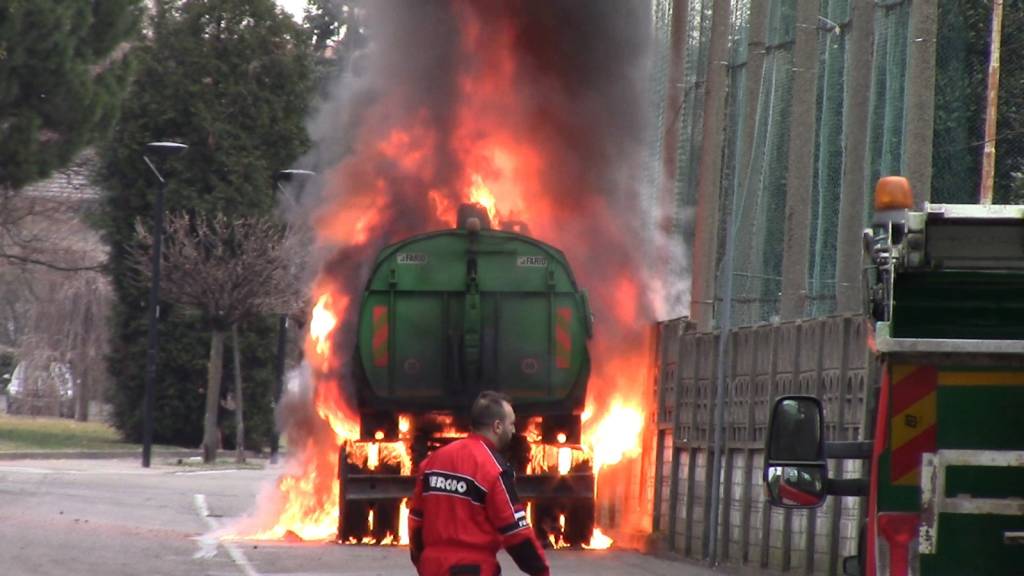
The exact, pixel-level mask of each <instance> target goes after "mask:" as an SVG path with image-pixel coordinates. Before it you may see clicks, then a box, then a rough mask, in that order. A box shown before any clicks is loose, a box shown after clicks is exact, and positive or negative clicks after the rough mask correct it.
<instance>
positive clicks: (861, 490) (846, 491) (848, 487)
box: [825, 478, 868, 496]
mask: <svg viewBox="0 0 1024 576" xmlns="http://www.w3.org/2000/svg"><path fill="white" fill-rule="evenodd" d="M825 494H829V495H831V496H867V495H868V479H867V478H844V479H838V478H829V479H827V480H826V481H825Z"/></svg>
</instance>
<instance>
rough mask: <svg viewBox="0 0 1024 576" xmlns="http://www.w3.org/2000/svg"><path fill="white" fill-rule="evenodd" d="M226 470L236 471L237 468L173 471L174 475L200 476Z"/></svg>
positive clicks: (225, 471) (220, 472)
mask: <svg viewBox="0 0 1024 576" xmlns="http://www.w3.org/2000/svg"><path fill="white" fill-rule="evenodd" d="M228 472H238V469H237V468H227V469H225V470H193V471H188V472H175V473H174V475H175V476H200V475H203V474H226V473H228Z"/></svg>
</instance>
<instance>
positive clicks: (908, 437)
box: [764, 177, 1024, 576]
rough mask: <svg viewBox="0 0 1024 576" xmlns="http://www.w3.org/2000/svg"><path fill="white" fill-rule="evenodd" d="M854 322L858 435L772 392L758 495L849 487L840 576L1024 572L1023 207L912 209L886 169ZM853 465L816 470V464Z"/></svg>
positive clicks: (805, 504)
mask: <svg viewBox="0 0 1024 576" xmlns="http://www.w3.org/2000/svg"><path fill="white" fill-rule="evenodd" d="M864 240H865V242H864V245H865V249H866V253H867V257H868V259H869V260H870V265H869V266H868V268H867V283H866V289H867V298H866V308H867V310H866V312H867V314H866V321H868V322H869V323H870V325H871V326H872V328H873V329H872V330H869V334H870V336H869V338H870V340H869V345H870V348H871V349H872V351H873V352H874V354H875V356H876V359H877V362H878V367H879V370H878V371H877V373H878V374H879V377H878V379H877V382H874V383H873V386H872V387H871V389H872V391H873V392H872V394H871V399H872V402H871V403H870V416H871V417H870V418H869V421H870V422H873V426H871V427H870V429H869V430H867V431H866V433H865V435H866V436H867V439H866V440H865V441H863V442H829V441H825V438H824V421H825V415H824V413H823V410H822V404H821V402H820V401H819V400H818V399H817V398H814V397H811V396H783V397H780V398H778V399H777V400H776V401H775V403H774V405H773V407H772V412H771V415H770V422H769V434H768V439H767V442H766V457H765V466H764V480H765V486H766V488H767V492H768V494H769V498H770V500H771V502H772V504H773V505H775V506H782V507H789V508H811V507H816V506H820V505H822V503H823V502H824V500H825V498H826V497H827V496H829V495H833V496H845V497H858V498H862V499H863V500H862V506H861V509H862V511H863V512H864V525H863V528H862V530H861V536H860V542H859V547H858V548H859V550H858V554H857V556H852V557H849V558H846V559H845V560H844V563H843V570H844V573H845V574H850V575H868V576H875V575H877V576H907V575H916V576H946V575H949V576H954V575H955V576H964V575H997V574H1024V298H1022V294H1024V206H995V205H951V204H926V205H925V207H924V209H923V210H914V209H913V200H912V194H911V190H910V186H909V184H908V183H907V181H906V180H905V179H903V178H900V177H887V178H883V179H881V180H880V181H879V182H878V185H877V187H876V190H875V212H874V217H873V222H872V226H871V228H870V229H868V230H866V231H865V235H864ZM846 458H856V459H862V460H863V461H864V462H865V464H866V465H865V466H864V467H863V469H864V470H865V471H866V472H865V474H864V477H863V478H858V479H832V478H829V477H828V468H827V465H826V462H827V460H828V459H846Z"/></svg>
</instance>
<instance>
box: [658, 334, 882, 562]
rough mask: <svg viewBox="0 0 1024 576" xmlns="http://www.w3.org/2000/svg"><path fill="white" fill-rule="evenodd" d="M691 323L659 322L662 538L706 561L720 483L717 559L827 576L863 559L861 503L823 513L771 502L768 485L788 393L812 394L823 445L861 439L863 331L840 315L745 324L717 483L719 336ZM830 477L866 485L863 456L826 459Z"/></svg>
mask: <svg viewBox="0 0 1024 576" xmlns="http://www.w3.org/2000/svg"><path fill="white" fill-rule="evenodd" d="M693 329H694V326H693V325H692V324H691V323H689V322H687V321H686V320H676V321H671V322H666V323H663V324H661V330H660V343H659V351H660V352H659V353H660V356H659V360H658V366H659V378H658V388H659V394H658V410H657V416H658V435H657V458H656V463H655V466H654V468H655V471H656V478H655V494H654V518H653V527H654V539H655V542H656V543H657V545H658V547H659V548H661V549H663V550H665V551H670V552H674V553H678V554H681V555H684V556H686V557H690V558H694V559H707V558H708V554H709V550H708V540H709V532H708V531H709V528H710V513H711V511H710V510H709V509H708V506H709V503H710V501H711V498H710V497H711V489H712V486H714V485H717V486H718V490H719V491H720V498H719V501H720V508H719V510H718V513H719V523H718V530H719V533H718V534H719V539H718V549H717V559H718V560H719V561H721V562H725V563H728V564H734V565H744V566H752V567H758V568H769V569H773V570H777V571H782V572H788V571H796V572H801V573H813V574H830V573H836V572H834V570H836V569H837V568H838V567H839V566H840V565H841V562H842V558H843V557H844V556H850V555H854V554H856V550H857V534H858V530H859V527H860V517H861V505H862V503H861V501H860V500H859V499H855V498H837V497H830V498H829V500H828V501H827V502H826V504H825V505H824V506H823V507H821V508H820V509H817V510H784V509H780V508H774V507H771V506H770V505H769V504H768V503H767V501H766V499H765V495H764V488H763V482H762V479H761V474H762V468H761V467H762V462H763V458H764V442H765V436H766V433H767V426H768V412H769V410H770V406H771V404H772V402H773V401H774V398H775V397H777V396H779V395H781V394H786V393H805V394H814V395H816V396H818V397H819V398H821V399H822V402H823V404H824V405H825V409H826V439H828V440H857V439H863V438H864V433H865V430H866V428H865V422H866V409H867V402H866V399H867V398H868V396H869V390H868V389H869V386H870V385H871V383H872V382H873V378H872V375H873V373H874V372H873V370H874V364H873V360H872V358H871V356H870V355H869V352H868V350H867V347H866V338H865V334H864V325H863V323H862V322H860V321H859V319H858V318H856V317H854V316H834V317H827V318H822V319H818V320H809V321H796V322H787V323H781V324H768V325H761V326H754V327H748V328H742V329H739V330H737V331H735V332H734V333H733V334H732V336H731V339H732V342H731V345H730V350H731V354H730V362H729V364H730V368H729V373H728V374H727V378H726V386H727V393H726V406H725V408H724V415H725V418H724V419H725V422H724V426H725V430H724V432H725V433H724V437H725V447H724V453H723V454H724V456H723V465H722V474H721V477H720V478H719V481H718V482H714V479H713V478H712V464H713V458H712V454H713V441H712V440H713V434H712V430H713V426H712V424H711V422H712V420H711V418H712V415H713V414H714V403H713V401H712V399H713V398H714V392H715V386H714V383H715V376H716V375H715V374H714V370H713V368H714V366H715V365H716V363H715V354H716V350H717V346H716V341H717V337H718V335H717V333H707V332H705V333H701V332H696V331H694V330H693ZM829 466H830V472H829V473H830V477H832V478H857V477H860V476H861V474H862V472H863V471H864V470H865V468H864V466H863V463H862V462H860V461H849V460H848V461H838V460H833V461H830V463H829Z"/></svg>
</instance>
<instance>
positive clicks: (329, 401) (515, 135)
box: [238, 10, 648, 549]
mask: <svg viewBox="0 0 1024 576" xmlns="http://www.w3.org/2000/svg"><path fill="white" fill-rule="evenodd" d="M457 13H458V18H459V19H460V22H459V25H460V27H461V30H462V34H461V35H460V39H459V42H460V47H461V49H462V51H464V52H466V53H467V54H474V55H475V56H477V62H476V65H474V66H472V67H468V68H466V69H465V70H460V72H459V73H458V77H457V78H456V79H455V80H456V83H455V86H456V88H455V89H456V91H457V92H458V94H457V100H458V101H459V104H458V107H457V109H455V110H454V111H453V114H452V115H451V116H445V118H446V122H447V121H450V122H451V124H452V126H453V129H452V133H451V134H449V135H446V138H441V133H440V132H439V130H440V128H438V127H435V126H433V125H432V124H431V117H432V116H431V114H429V113H427V112H428V111H425V110H423V111H418V112H416V113H413V114H411V115H409V116H408V117H402V118H401V119H400V120H397V121H396V120H395V118H396V117H401V115H400V114H397V113H396V115H393V114H392V110H391V109H390V108H389V104H390V103H391V100H389V99H388V95H387V94H384V95H383V96H382V97H381V103H380V105H379V106H378V107H373V106H371V108H370V111H369V113H368V117H369V118H371V119H376V120H379V121H378V122H376V123H375V122H368V125H370V127H369V128H367V129H366V135H365V136H360V138H359V142H357V148H358V150H356V151H355V152H354V154H353V155H352V156H351V158H353V159H354V161H351V162H349V161H345V162H342V163H341V164H340V165H339V166H337V167H336V168H335V169H334V170H332V173H330V174H327V175H325V180H326V181H328V182H329V183H330V187H331V188H332V189H333V190H334V191H335V192H336V191H337V190H343V191H344V193H343V194H336V193H335V194H327V195H326V196H325V197H327V198H329V199H330V200H329V204H328V205H326V206H324V207H323V209H321V210H320V212H318V213H317V214H316V217H315V222H314V224H315V227H316V230H317V235H318V239H319V240H320V241H329V242H331V243H333V244H335V245H338V246H340V247H342V248H343V249H348V248H351V249H353V250H352V252H351V253H346V254H344V256H345V258H348V259H349V260H353V261H354V260H359V261H360V262H369V261H372V259H373V258H374V257H375V256H376V254H375V253H374V252H373V250H375V249H376V247H377V246H380V245H382V243H383V242H393V241H396V240H399V239H400V238H403V237H405V236H409V235H412V234H416V233H420V232H426V231H429V230H433V229H436V228H437V227H439V224H440V225H447V226H454V224H455V213H456V209H457V203H458V202H460V201H470V202H476V203H479V204H480V205H482V206H483V207H484V208H485V209H486V210H487V212H488V215H489V216H490V218H491V221H492V226H494V227H498V221H499V219H500V220H501V221H502V222H504V223H508V222H509V221H510V220H513V219H518V220H521V221H524V222H526V223H528V224H529V227H530V231H531V235H532V236H534V237H536V238H537V239H539V240H542V241H546V242H550V243H551V244H553V245H555V246H556V247H559V248H561V249H564V250H566V253H567V255H568V257H569V258H570V260H571V261H572V262H573V265H574V267H575V268H576V272H577V273H578V274H579V276H580V283H581V285H584V286H588V285H589V286H592V287H593V288H592V289H593V290H594V293H593V294H592V301H593V302H595V303H596V304H597V306H595V309H603V310H607V316H606V317H605V318H607V322H608V324H605V325H604V326H603V327H602V328H601V329H598V330H597V332H598V333H600V334H605V335H606V336H604V337H605V338H617V339H618V340H617V341H616V342H615V343H609V342H610V341H608V340H605V341H604V344H603V345H602V343H601V342H598V341H597V340H595V341H594V346H593V347H592V357H593V358H594V366H593V370H594V372H593V375H592V377H591V381H590V384H589V395H588V399H587V402H586V406H585V410H584V412H583V414H582V415H581V421H582V422H583V434H582V439H581V442H580V445H578V446H577V445H573V446H564V445H562V444H564V440H560V441H559V445H544V444H543V443H542V442H541V435H540V430H539V427H534V428H532V429H528V430H527V431H526V435H527V438H528V440H529V441H530V462H529V464H528V468H527V472H528V473H533V474H538V473H546V472H548V471H554V470H557V471H558V472H559V473H562V474H567V473H572V471H573V470H574V468H575V467H576V466H577V465H580V464H585V463H587V462H589V463H590V465H591V467H592V470H593V472H594V474H595V476H597V475H598V473H599V472H600V471H601V470H602V469H605V468H607V467H609V466H614V465H616V464H618V463H621V462H623V461H625V460H629V459H630V458H634V457H636V456H637V455H638V454H639V453H640V451H641V446H642V440H643V438H642V431H643V428H644V422H645V413H646V411H647V410H646V401H647V399H646V396H645V394H646V393H647V390H648V387H647V386H646V385H645V383H644V382H641V381H638V377H637V375H638V374H642V373H643V370H644V367H645V366H646V363H647V361H646V359H645V358H643V357H642V352H641V353H639V355H638V353H637V351H638V350H642V348H643V347H642V346H639V345H637V346H623V345H622V342H625V341H631V340H629V338H631V337H632V336H633V335H634V334H635V330H636V328H637V327H638V326H642V324H643V323H644V322H645V321H646V318H645V317H644V314H645V308H644V305H643V290H642V286H641V284H639V282H638V281H637V280H636V278H638V277H639V276H636V275H634V274H632V272H634V270H633V269H632V268H628V267H623V266H619V267H613V266H612V265H611V264H608V265H606V264H605V258H604V256H605V254H603V253H602V252H601V251H600V250H597V251H596V253H595V248H594V247H597V248H598V249H601V248H604V247H605V246H606V244H602V243H599V242H598V243H591V242H589V236H588V235H586V234H582V233H581V230H583V231H587V230H588V229H587V228H586V227H582V228H581V223H582V221H583V220H584V219H590V220H596V221H597V222H598V224H599V225H600V227H601V229H602V230H603V232H602V233H606V234H607V235H608V236H617V235H621V234H622V233H621V232H620V231H619V230H621V229H624V228H623V227H621V226H617V224H618V223H619V222H618V221H619V219H620V218H621V215H620V214H616V213H615V211H614V210H613V209H612V208H611V207H607V206H601V202H602V200H600V199H599V198H594V199H588V200H587V208H586V210H585V211H584V210H583V208H582V207H581V205H580V204H579V203H578V200H579V197H577V196H573V195H572V193H573V192H574V191H571V190H567V189H558V187H556V186H552V185H551V182H552V181H551V180H549V178H550V174H552V173H558V172H561V171H560V168H561V167H560V166H557V165H552V163H551V160H550V159H551V157H552V156H551V155H550V154H549V152H550V150H549V147H550V146H551V144H550V143H549V141H556V142H557V138H554V137H552V136H551V135H550V134H547V133H544V132H543V130H545V129H548V128H550V127H544V126H540V127H538V126H536V125H530V124H529V122H527V121H523V120H524V119H526V118H531V117H536V114H534V112H535V110H533V108H531V106H535V103H531V102H529V100H531V98H523V96H524V94H523V92H522V89H521V87H518V88H517V82H519V81H520V80H519V79H520V78H521V76H522V75H523V74H522V73H523V71H522V70H521V69H519V66H518V61H517V54H516V50H517V48H516V42H517V41H519V40H518V38H517V28H516V26H514V25H512V24H509V23H503V24H499V25H497V26H495V25H493V24H491V25H488V26H485V25H484V24H485V23H482V22H481V20H482V18H483V17H482V16H480V14H476V13H474V11H473V10H460V11H458V12H457ZM530 96H533V93H531V94H530ZM394 108H400V107H394ZM375 112H376V115H375ZM388 122H390V123H388ZM447 136H450V146H449V149H447V153H448V154H450V155H451V156H453V157H454V158H452V159H444V160H442V159H439V158H435V156H436V151H437V150H438V149H439V147H440V146H441V143H442V142H444V143H448V142H449V141H448V139H447ZM446 145H447V144H446ZM449 161H451V162H450V163H449ZM442 165H443V166H446V167H447V166H449V165H455V166H459V167H460V168H459V170H460V172H459V173H457V174H454V175H452V176H451V177H450V178H449V177H445V178H435V176H436V173H438V172H440V171H441V170H442V169H440V168H438V166H442ZM381 166H385V167H386V169H385V170H382V169H381V168H380V167H381ZM445 170H447V168H445ZM385 172H386V173H388V174H394V175H395V176H396V178H397V179H398V180H401V181H402V182H405V181H409V182H414V183H415V185H413V186H409V188H411V189H415V198H414V197H413V195H406V196H401V195H399V194H398V193H396V192H395V190H394V189H396V188H400V187H401V186H402V185H398V184H395V183H394V182H391V181H388V180H386V179H385V177H384V174H385ZM573 176H574V177H576V176H578V175H577V174H575V173H574V174H573ZM420 184H422V185H420ZM585 184H586V183H585V182H584V184H582V185H585ZM399 199H405V200H410V201H409V202H406V203H404V204H403V205H401V206H399V202H398V201H399ZM412 200H415V201H412ZM399 208H401V209H402V210H407V211H408V210H412V209H413V208H415V209H416V210H418V211H419V212H414V213H411V214H406V215H405V216H413V218H409V217H403V218H401V220H402V222H403V223H402V224H401V226H407V227H406V228H402V227H401V226H397V225H395V226H394V227H391V228H389V226H391V225H394V224H395V222H396V221H397V220H399V218H396V217H395V214H394V213H395V212H397V211H398V210H399ZM409 222H416V223H415V224H409ZM416 226H420V228H416ZM595 229H596V228H595ZM385 232H387V233H388V234H390V235H389V236H387V237H384V236H383V234H384V233H385ZM590 236H593V235H590ZM583 237H587V240H581V238H583ZM595 256H597V257H598V258H594V257H595ZM594 261H600V262H601V266H600V272H594V269H593V268H590V270H589V273H590V274H591V276H593V277H592V278H590V282H589V283H588V278H587V274H588V269H587V266H589V264H588V262H594ZM329 268H330V267H325V269H324V271H323V273H322V275H321V277H320V278H319V279H318V281H317V284H316V285H315V286H314V290H313V295H314V296H315V301H316V305H315V306H314V307H313V310H312V313H311V318H310V322H309V324H308V325H309V338H308V340H307V343H306V357H307V358H308V359H310V363H311V365H312V366H313V367H314V369H315V370H317V372H316V373H315V374H314V376H315V378H316V387H315V389H314V397H313V404H314V409H315V414H316V416H317V417H318V418H317V421H316V422H314V423H313V427H314V428H317V433H316V434H313V435H312V436H311V437H310V438H309V439H308V440H306V441H305V443H304V444H303V445H300V446H295V447H293V448H294V452H296V453H297V454H298V455H297V456H295V457H294V458H295V460H294V461H293V462H292V463H291V467H290V469H289V471H288V473H287V474H285V475H283V476H282V477H281V478H280V479H279V480H278V482H277V485H276V488H275V491H274V501H275V506H274V507H272V509H271V510H269V511H267V513H266V517H262V519H261V521H260V522H259V523H258V524H259V525H258V526H257V528H256V529H253V530H248V531H243V530H239V531H238V532H239V533H243V532H244V533H246V534H249V535H250V536H247V537H255V538H271V539H280V538H285V537H287V535H289V534H291V535H294V536H295V537H297V538H301V539H304V540H326V539H331V538H334V537H336V531H337V520H338V508H339V507H338V489H339V483H338V480H337V470H338V452H339V447H340V446H342V445H344V446H345V447H346V450H347V453H348V458H349V460H350V461H352V462H355V463H357V464H359V465H363V466H366V467H368V468H371V469H375V468H383V467H385V466H395V467H398V468H400V469H401V473H403V474H411V473H412V460H411V455H410V453H409V452H410V451H409V449H408V446H407V444H406V441H408V440H409V432H410V429H411V427H412V426H411V421H410V419H409V417H408V415H403V417H402V418H400V419H399V423H398V426H399V439H400V441H399V442H383V441H381V440H383V439H378V442H373V443H366V442H358V441H357V440H358V439H359V437H360V420H359V415H358V412H357V411H356V410H355V407H354V406H351V405H350V404H348V403H347V402H346V399H345V397H344V395H343V394H342V392H341V390H343V389H344V387H343V384H344V383H343V382H342V381H341V378H342V377H341V376H340V374H342V373H343V372H342V367H343V365H344V364H345V360H346V358H345V356H344V355H345V354H348V353H350V352H351V351H350V350H339V349H338V346H335V345H334V340H335V338H337V333H340V330H341V328H340V327H341V326H344V327H345V330H352V329H353V328H354V326H355V322H354V319H353V317H352V316H351V315H348V316H347V312H348V305H349V304H350V302H351V298H356V299H357V300H356V301H358V297H359V296H358V295H359V292H358V290H360V289H361V287H359V288H352V286H350V285H352V284H356V283H357V282H356V280H354V279H353V278H349V277H345V276H344V274H351V273H352V271H353V270H356V269H357V268H355V267H349V268H344V267H343V268H341V270H343V272H338V270H337V269H333V268H330V269H329ZM597 274H600V276H595V275H597ZM598 279H600V281H596V280H598ZM606 279H607V281H606ZM325 284H330V285H328V286H325ZM345 286H347V287H345ZM630 330H633V331H632V332H631V331H630ZM346 333H348V332H346ZM609 333H612V334H613V335H612V336H607V335H608V334H609ZM627 337H629V338H627ZM606 398H610V399H612V400H611V401H610V402H609V401H606V400H605V399H606ZM441 424H442V427H443V428H444V429H443V430H442V432H441V435H442V436H447V437H459V436H464V435H465V433H463V432H460V431H458V430H457V429H455V428H454V426H453V425H452V423H451V422H450V421H448V422H442V423H441ZM321 429H322V430H321ZM296 441H297V442H298V440H296ZM371 462H372V463H373V466H372V467H371V466H370V463H371ZM584 469H585V468H584ZM407 506H408V504H407V502H406V501H404V500H403V501H402V503H401V505H400V508H399V510H400V512H399V516H400V522H399V525H398V527H397V536H394V535H391V534H388V535H387V536H386V537H385V538H383V539H382V540H381V543H385V542H388V543H407V542H408V533H407V525H406V523H407V519H408V507H407ZM527 508H528V515H530V514H531V513H532V505H530V504H528V505H527ZM268 518H269V520H268ZM378 520H381V521H382V520H383V518H382V517H381V518H378ZM367 521H368V524H367V526H368V527H372V526H373V522H374V520H373V519H372V518H367ZM564 521H565V519H564V516H563V517H562V518H560V524H562V528H563V530H564ZM267 526H269V528H268V527H267ZM361 541H362V542H364V543H374V538H373V537H372V536H367V537H366V538H364V539H362V540H361ZM350 542H356V540H355V539H352V540H350ZM562 544H564V540H563V541H562ZM611 544H612V540H611V538H608V537H607V536H605V535H604V533H603V532H602V531H601V530H600V529H599V528H595V530H594V536H593V538H592V539H591V542H590V543H589V544H588V545H585V546H584V547H585V548H589V549H598V548H607V547H609V546H611Z"/></svg>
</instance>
